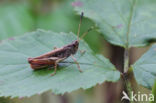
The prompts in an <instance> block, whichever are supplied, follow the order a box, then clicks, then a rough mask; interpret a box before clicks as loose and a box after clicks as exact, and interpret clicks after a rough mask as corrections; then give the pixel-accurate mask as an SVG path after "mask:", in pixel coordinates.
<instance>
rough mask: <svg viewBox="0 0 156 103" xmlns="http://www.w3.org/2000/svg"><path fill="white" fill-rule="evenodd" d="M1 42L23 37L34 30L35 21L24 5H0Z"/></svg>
mask: <svg viewBox="0 0 156 103" xmlns="http://www.w3.org/2000/svg"><path fill="white" fill-rule="evenodd" d="M0 14H1V15H0V40H3V39H6V38H9V37H12V36H15V35H21V34H23V33H25V32H27V31H30V30H32V29H33V26H34V25H33V19H32V17H31V15H30V12H29V8H28V6H27V5H24V4H14V3H13V4H3V5H2V4H1V5H0Z"/></svg>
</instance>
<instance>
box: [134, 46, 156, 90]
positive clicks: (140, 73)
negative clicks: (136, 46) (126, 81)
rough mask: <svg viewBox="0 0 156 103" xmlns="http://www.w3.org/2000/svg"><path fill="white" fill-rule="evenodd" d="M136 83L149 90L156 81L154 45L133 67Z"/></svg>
mask: <svg viewBox="0 0 156 103" xmlns="http://www.w3.org/2000/svg"><path fill="white" fill-rule="evenodd" d="M132 67H133V71H134V76H135V78H136V80H137V82H138V83H139V84H141V85H143V86H144V87H146V88H149V89H151V88H152V86H153V85H154V81H155V80H156V69H155V67H156V44H155V45H153V46H152V47H151V48H150V49H149V51H148V52H147V53H145V54H144V55H143V56H142V57H141V58H140V59H139V60H138V61H137V62H136V63H135V64H134V65H133V66H132Z"/></svg>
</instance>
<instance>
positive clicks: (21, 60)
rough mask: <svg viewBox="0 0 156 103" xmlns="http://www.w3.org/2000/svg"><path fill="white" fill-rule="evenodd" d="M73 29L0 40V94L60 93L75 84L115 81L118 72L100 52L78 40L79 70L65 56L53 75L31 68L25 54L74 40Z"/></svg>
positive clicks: (88, 85)
mask: <svg viewBox="0 0 156 103" xmlns="http://www.w3.org/2000/svg"><path fill="white" fill-rule="evenodd" d="M76 38H77V37H76V36H75V35H74V34H73V33H69V34H66V33H55V32H50V31H43V30H38V31H36V32H32V33H28V34H26V35H24V36H21V37H17V38H15V40H13V41H4V42H2V43H1V44H0V96H11V97H16V96H18V97H23V96H32V95H34V94H40V93H42V92H45V91H47V90H52V92H53V93H55V94H64V93H65V92H71V91H74V90H77V89H79V88H83V89H87V88H90V87H92V86H95V85H96V84H97V83H99V84H101V83H103V82H104V81H112V82H115V81H117V80H118V79H119V78H120V73H119V72H118V71H117V70H116V69H115V67H114V66H113V65H112V64H111V63H110V62H109V60H108V59H106V58H104V57H103V56H101V55H94V53H93V52H92V50H91V49H89V47H88V45H87V44H86V43H85V42H84V41H81V42H80V47H79V48H80V50H85V51H86V53H84V54H81V53H80V51H78V52H77V53H76V55H75V58H77V60H78V62H79V63H80V67H81V69H82V70H83V73H80V72H79V71H78V69H77V65H76V64H75V63H73V61H72V59H71V58H70V57H69V58H68V59H67V60H65V61H64V62H62V63H59V69H58V70H57V74H56V75H55V76H53V77H52V76H50V74H51V73H52V72H53V69H52V70H48V69H42V70H38V71H33V70H32V69H31V68H30V66H29V64H28V63H27V58H28V57H36V56H39V55H41V54H43V53H46V52H49V51H51V50H52V49H53V47H55V46H56V47H62V46H64V45H67V44H69V43H71V41H72V40H76Z"/></svg>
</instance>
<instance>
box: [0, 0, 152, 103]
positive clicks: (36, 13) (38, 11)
mask: <svg viewBox="0 0 156 103" xmlns="http://www.w3.org/2000/svg"><path fill="white" fill-rule="evenodd" d="M72 2H73V0H22V1H21V0H19V1H18V0H10V1H9V0H7V1H6V0H4V1H0V5H1V6H0V40H4V39H9V40H12V39H13V38H12V37H13V36H17V35H21V34H24V33H26V32H30V31H34V30H36V29H37V28H42V29H45V30H53V31H56V32H70V31H72V32H74V33H76V32H77V28H78V23H79V16H78V15H76V12H74V11H73V5H72ZM92 25H94V23H93V22H92V21H91V20H89V19H87V18H85V19H84V20H83V23H82V29H81V34H82V33H83V32H85V31H86V30H87V29H88V28H89V27H90V26H92ZM85 40H86V41H87V43H88V44H89V46H90V48H91V49H93V50H94V52H95V53H101V54H103V55H104V56H105V57H108V58H109V59H110V60H111V61H112V63H113V64H115V65H116V67H117V68H120V67H122V66H121V65H120V64H122V62H123V57H122V53H123V49H122V48H120V47H117V46H112V45H111V44H109V43H107V42H106V41H105V40H104V38H103V36H102V35H101V34H100V33H99V32H96V31H92V32H91V33H89V35H87V36H86V37H85ZM147 49H148V47H147V48H140V49H136V48H132V49H131V54H132V55H131V57H130V62H131V64H133V63H134V62H135V61H136V60H137V59H138V58H139V57H140V56H141V55H142V54H143V53H144V52H145V51H146V50H147ZM131 80H132V81H133V83H134V84H133V87H135V91H136V92H137V91H142V92H144V93H145V92H147V93H150V91H148V90H147V89H145V88H143V87H141V86H138V85H137V84H136V83H135V80H134V78H132V79H131ZM123 88H124V86H123V82H122V80H120V81H119V82H117V83H110V82H107V83H103V84H101V85H97V86H95V87H94V88H90V89H88V90H86V91H84V90H81V89H80V90H77V91H74V92H72V93H70V94H69V93H67V94H65V95H54V94H52V93H51V92H46V93H44V94H38V95H34V96H33V97H31V98H20V99H17V98H15V99H9V98H0V103H9V102H10V103H13V102H14V103H95V102H96V103H117V102H118V103H120V98H121V94H122V93H121V92H122V90H123ZM111 91H112V92H111ZM113 91H115V92H113Z"/></svg>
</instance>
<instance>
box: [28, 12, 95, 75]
mask: <svg viewBox="0 0 156 103" xmlns="http://www.w3.org/2000/svg"><path fill="white" fill-rule="evenodd" d="M82 18H83V12H82V13H81V17H80V23H79V27H78V33H77V40H75V41H73V42H72V43H71V44H68V45H66V46H64V47H61V48H56V47H55V48H54V50H52V51H51V52H48V53H46V54H43V55H41V56H38V57H35V58H28V62H29V64H30V66H31V68H32V69H34V70H38V69H42V68H48V67H50V66H54V72H53V73H52V76H53V75H55V74H56V70H57V65H58V63H59V62H61V61H63V60H65V59H66V58H68V57H69V56H71V57H72V59H73V60H74V62H75V63H76V64H77V66H78V69H79V71H80V72H82V70H81V69H80V65H79V63H78V62H77V60H76V59H75V58H74V56H73V55H74V54H75V53H76V52H77V50H78V48H79V40H80V39H82V38H83V37H84V36H85V35H86V34H87V33H88V32H89V31H90V30H91V29H92V28H90V29H88V31H87V32H85V33H84V34H83V35H82V36H81V38H79V33H80V27H81V22H82Z"/></svg>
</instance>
